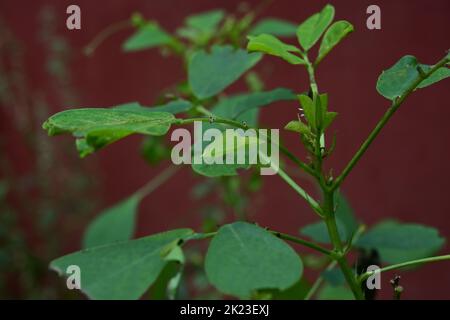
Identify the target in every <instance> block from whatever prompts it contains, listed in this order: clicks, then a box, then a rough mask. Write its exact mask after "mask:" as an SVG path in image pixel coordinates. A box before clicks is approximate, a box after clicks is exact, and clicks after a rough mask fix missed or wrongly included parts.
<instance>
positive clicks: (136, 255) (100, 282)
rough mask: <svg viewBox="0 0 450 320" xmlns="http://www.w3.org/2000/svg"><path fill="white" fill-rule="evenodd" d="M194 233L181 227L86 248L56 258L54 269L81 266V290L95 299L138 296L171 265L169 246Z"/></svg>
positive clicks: (51, 265)
mask: <svg viewBox="0 0 450 320" xmlns="http://www.w3.org/2000/svg"><path fill="white" fill-rule="evenodd" d="M192 234H193V231H192V230H190V229H178V230H172V231H168V232H164V233H159V234H156V235H152V236H149V237H145V238H140V239H137V240H131V241H126V242H120V243H115V244H111V245H104V246H100V247H95V248H91V249H85V250H82V251H78V252H75V253H72V254H69V255H66V256H63V257H61V258H58V259H56V260H54V261H52V262H51V264H50V268H51V269H53V270H55V271H58V272H59V274H61V275H65V274H66V270H67V267H69V266H71V265H77V266H79V268H80V270H81V290H82V291H83V292H84V293H85V294H86V295H87V296H88V297H90V298H92V299H114V300H115V299H138V298H139V297H140V296H142V294H143V293H144V292H145V291H146V290H147V289H148V287H149V286H150V285H151V284H152V283H153V282H155V280H156V278H157V277H158V276H159V274H160V272H161V270H162V269H163V268H164V266H165V265H166V264H167V262H168V260H167V259H166V258H165V256H164V255H163V253H165V252H166V250H167V248H168V246H169V245H170V244H172V243H175V245H174V246H173V247H171V248H175V247H177V245H176V243H177V241H178V239H183V238H185V237H188V236H190V235H192ZM167 254H170V252H168V253H167ZM167 254H166V255H167Z"/></svg>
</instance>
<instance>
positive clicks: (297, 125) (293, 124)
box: [284, 120, 311, 134]
mask: <svg viewBox="0 0 450 320" xmlns="http://www.w3.org/2000/svg"><path fill="white" fill-rule="evenodd" d="M284 129H286V130H289V131H294V132H298V133H300V134H311V130H310V129H309V127H308V126H307V125H306V124H304V123H303V122H301V121H298V120H293V121H290V122H289V123H288V124H287V125H286V126H285V127H284Z"/></svg>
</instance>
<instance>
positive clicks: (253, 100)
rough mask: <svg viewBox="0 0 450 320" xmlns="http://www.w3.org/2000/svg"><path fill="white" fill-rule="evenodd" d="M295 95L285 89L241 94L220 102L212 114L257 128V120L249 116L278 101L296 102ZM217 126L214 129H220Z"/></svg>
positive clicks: (212, 110)
mask: <svg viewBox="0 0 450 320" xmlns="http://www.w3.org/2000/svg"><path fill="white" fill-rule="evenodd" d="M295 98H296V96H295V94H294V93H293V92H292V91H291V90H289V89H285V88H276V89H273V90H270V91H264V92H255V93H249V94H240V95H235V96H231V97H229V98H225V99H222V100H220V101H219V102H218V103H217V104H216V105H215V106H214V107H213V108H212V109H211V112H212V113H213V114H214V115H215V116H218V117H222V118H228V119H235V120H238V121H245V122H246V123H247V125H249V126H255V125H256V122H257V119H256V118H253V117H250V116H248V115H249V114H250V113H251V111H252V110H254V109H257V108H260V107H264V106H268V105H270V104H271V103H274V102H277V101H289V100H295ZM219 126H220V125H218V126H217V125H216V126H214V127H219Z"/></svg>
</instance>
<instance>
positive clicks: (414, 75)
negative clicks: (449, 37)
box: [377, 56, 450, 100]
mask: <svg viewBox="0 0 450 320" xmlns="http://www.w3.org/2000/svg"><path fill="white" fill-rule="evenodd" d="M418 68H421V69H422V70H423V71H424V72H427V71H429V70H430V68H431V66H428V65H423V64H419V63H418V61H417V59H416V58H415V57H413V56H404V57H402V58H401V59H400V60H399V61H398V62H397V63H396V64H395V65H393V66H392V67H391V68H389V69H388V70H386V71H383V73H382V74H381V75H380V77H379V78H378V82H377V90H378V92H379V93H380V94H381V95H382V96H383V97H385V98H388V99H390V100H394V99H395V98H397V97H399V96H402V95H403V94H405V93H406V91H407V89H408V88H409V87H410V86H411V85H413V83H414V82H415V81H418V80H419V79H420V77H421V76H420V73H419V71H418ZM448 77H450V71H449V69H448V68H447V67H442V68H440V69H438V70H436V71H435V73H433V74H432V75H431V76H430V77H429V78H427V79H425V80H423V81H422V82H420V83H419V85H418V88H424V87H427V86H429V85H431V84H433V83H436V82H438V81H440V80H443V79H445V78H448Z"/></svg>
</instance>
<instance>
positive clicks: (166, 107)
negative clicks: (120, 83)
mask: <svg viewBox="0 0 450 320" xmlns="http://www.w3.org/2000/svg"><path fill="white" fill-rule="evenodd" d="M191 107H192V103H191V102H189V101H187V100H183V99H177V100H173V101H170V102H168V103H166V104H163V105H159V106H155V107H144V106H141V105H140V104H139V103H137V102H131V103H127V104H122V105H120V106H117V107H115V109H119V110H128V111H144V112H145V111H151V112H155V111H158V112H169V113H171V114H178V113H182V112H185V111H187V110H189V109H190V108H191Z"/></svg>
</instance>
